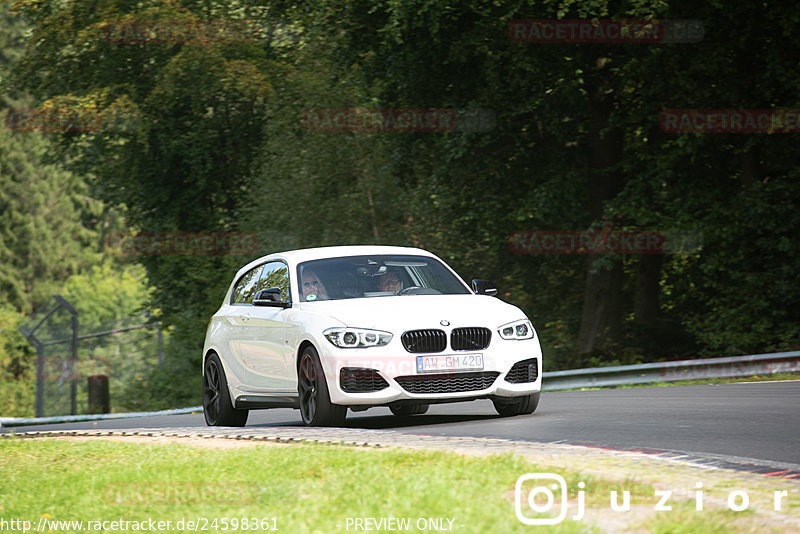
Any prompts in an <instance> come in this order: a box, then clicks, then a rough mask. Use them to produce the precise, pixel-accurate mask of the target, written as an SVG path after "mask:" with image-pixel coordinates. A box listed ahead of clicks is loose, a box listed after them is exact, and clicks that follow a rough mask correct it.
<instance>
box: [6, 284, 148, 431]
mask: <svg viewBox="0 0 800 534" xmlns="http://www.w3.org/2000/svg"><path fill="white" fill-rule="evenodd" d="M20 331H21V332H22V333H23V335H24V336H25V337H26V339H27V340H28V341H29V342H30V343H31V344H32V345H33V346H34V348H35V349H36V417H46V416H60V415H79V414H87V413H99V412H108V411H110V410H111V408H112V406H113V404H114V402H115V400H116V401H121V400H124V399H126V398H128V397H129V396H130V390H131V388H135V387H136V384H137V383H138V382H141V381H142V380H144V379H145V376H146V374H147V373H148V372H149V371H150V370H151V369H152V368H153V367H154V366H156V365H159V364H160V362H161V360H162V358H163V356H162V333H161V329H160V327H159V325H158V324H157V323H155V322H152V321H150V320H149V318H148V317H146V316H134V317H127V318H122V319H114V320H111V321H106V322H103V323H100V324H91V325H84V324H82V323H81V321H80V314H79V313H78V312H77V311H76V310H75V308H74V307H73V306H71V305H70V303H69V302H67V301H66V300H65V299H64V298H63V297H61V296H59V295H54V296H53V297H52V299H50V300H49V301H48V302H47V303H46V304H45V305H44V306H42V307H41V308H40V309H39V310H37V311H36V312H35V313H34V314H33V315H32V316H31V317H30V318H29V319H28V320H27V321H26V322H25V323H24V324H23V325H22V326H21V327H20ZM97 392H99V393H97ZM95 393H97V394H99V395H100V397H99V398H94V397H95ZM109 401H110V402H109ZM123 407H124V406H123Z"/></svg>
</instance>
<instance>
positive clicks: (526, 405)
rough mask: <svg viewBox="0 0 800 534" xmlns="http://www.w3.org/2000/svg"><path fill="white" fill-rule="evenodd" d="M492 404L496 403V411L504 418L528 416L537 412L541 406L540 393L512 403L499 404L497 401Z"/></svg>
mask: <svg viewBox="0 0 800 534" xmlns="http://www.w3.org/2000/svg"><path fill="white" fill-rule="evenodd" d="M492 402H493V403H494V409H495V410H497V413H499V414H500V415H502V416H503V417H512V416H515V415H527V414H532V413H533V412H535V411H536V408H537V407H538V406H539V393H534V394H533V395H526V396H525V397H519V398H518V399H515V400H514V401H512V402H499V401H496V400H493V401H492Z"/></svg>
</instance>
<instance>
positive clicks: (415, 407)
mask: <svg viewBox="0 0 800 534" xmlns="http://www.w3.org/2000/svg"><path fill="white" fill-rule="evenodd" d="M429 407H430V405H429V404H400V405H397V406H389V409H390V410H391V411H392V413H393V414H395V415H396V416H397V417H407V416H409V415H422V414H424V413H425V412H427V411H428V408H429Z"/></svg>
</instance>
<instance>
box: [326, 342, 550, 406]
mask: <svg viewBox="0 0 800 534" xmlns="http://www.w3.org/2000/svg"><path fill="white" fill-rule="evenodd" d="M476 352H477V353H480V354H481V355H482V357H483V369H480V370H448V371H440V372H435V373H419V372H417V356H425V355H423V354H412V353H408V352H406V351H405V350H404V349H403V347H402V346H400V345H399V344H396V343H392V344H390V345H388V346H386V347H370V348H366V349H339V348H337V347H333V346H329V347H325V350H323V351H320V359H321V362H322V366H323V370H324V372H325V378H326V381H327V385H328V391H329V393H330V397H331V402H333V403H334V404H341V405H348V406H379V405H387V404H392V403H395V402H398V401H412V402H413V401H419V402H425V401H428V402H456V401H460V400H469V399H474V398H487V397H489V398H494V397H505V398H509V397H520V396H525V395H531V394H533V393H537V392H539V391H541V387H542V352H541V347H540V345H539V341H538V339H537V338H533V339H529V340H502V339H501V340H493V343H492V345H491V346H490V347H488V348H487V349H484V350H482V351H476ZM446 354H448V353H446V352H445V353H441V354H435V355H446ZM451 354H455V352H453V353H451ZM530 360H535V362H534V363H533V364H531V363H530V362H529V361H530ZM523 361H525V362H526V366H527V367H530V374H529V375H528V376H527V378H526V379H524V380H523V381H522V382H520V380H519V373H517V371H518V370H519V367H518V368H515V369H514V371H515V373H512V374H515V376H513V377H510V376H509V371H512V368H514V366H515V364H518V362H523ZM534 366H535V372H534V370H533V367H534ZM343 370H345V372H344V373H343V372H342V371H343ZM353 370H363V371H364V376H365V377H366V376H367V375H369V374H370V373H371V378H374V380H372V382H371V384H372V385H371V386H370V387H366V388H364V387H363V384H362V387H358V388H355V389H359V391H357V392H356V391H353V389H354V388H353V381H352V380H349V378H352V377H353ZM478 375H480V376H478ZM495 375H496V376H495ZM533 375H535V379H533V380H530V379H531V378H532V377H533ZM375 377H379V378H375ZM361 389H367V390H364V391H361ZM369 389H375V390H373V391H370V390H369Z"/></svg>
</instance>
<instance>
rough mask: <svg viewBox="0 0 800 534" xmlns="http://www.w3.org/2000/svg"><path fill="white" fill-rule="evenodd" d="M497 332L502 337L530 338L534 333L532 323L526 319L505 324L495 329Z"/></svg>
mask: <svg viewBox="0 0 800 534" xmlns="http://www.w3.org/2000/svg"><path fill="white" fill-rule="evenodd" d="M497 333H498V334H500V337H502V338H503V339H531V338H532V337H533V336H534V335H536V332H535V331H534V329H533V325H532V324H531V322H530V321H529V320H527V319H523V320H522V321H514V322H513V323H508V324H505V325H503V326H501V327H500V328H498V329H497Z"/></svg>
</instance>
